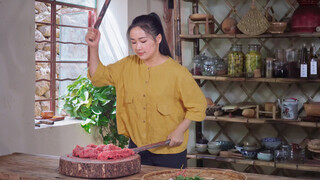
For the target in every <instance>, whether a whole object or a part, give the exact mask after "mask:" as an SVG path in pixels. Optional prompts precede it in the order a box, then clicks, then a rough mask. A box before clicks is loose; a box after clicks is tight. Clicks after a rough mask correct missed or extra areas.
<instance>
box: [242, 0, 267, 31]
mask: <svg viewBox="0 0 320 180" xmlns="http://www.w3.org/2000/svg"><path fill="white" fill-rule="evenodd" d="M269 26H270V24H269V21H268V20H267V18H266V17H265V16H264V15H263V14H261V13H260V11H259V10H258V9H257V8H256V7H255V0H252V5H251V8H250V10H249V11H248V12H247V14H245V15H244V16H243V17H242V18H241V20H240V22H239V23H238V25H237V27H238V29H239V30H240V31H241V32H242V33H243V34H246V35H251V36H255V35H260V34H263V33H265V32H266V31H267V30H268V28H269Z"/></svg>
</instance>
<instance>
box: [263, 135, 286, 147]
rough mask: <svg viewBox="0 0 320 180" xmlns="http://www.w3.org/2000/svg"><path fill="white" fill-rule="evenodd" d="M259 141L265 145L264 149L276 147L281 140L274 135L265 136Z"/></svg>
mask: <svg viewBox="0 0 320 180" xmlns="http://www.w3.org/2000/svg"><path fill="white" fill-rule="evenodd" d="M261 143H262V144H263V145H264V146H265V148H266V149H277V148H278V147H279V146H280V145H281V143H282V141H281V139H280V138H276V137H267V138H263V139H262V140H261Z"/></svg>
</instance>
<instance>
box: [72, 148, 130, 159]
mask: <svg viewBox="0 0 320 180" xmlns="http://www.w3.org/2000/svg"><path fill="white" fill-rule="evenodd" d="M72 155H73V156H75V157H80V158H90V159H99V160H108V159H119V158H125V157H128V156H132V155H134V152H133V151H132V150H131V149H127V148H124V149H121V148H120V147H118V146H115V145H113V144H107V145H105V144H100V145H95V144H89V145H87V146H85V147H81V146H79V145H77V146H76V147H75V148H74V149H73V151H72Z"/></svg>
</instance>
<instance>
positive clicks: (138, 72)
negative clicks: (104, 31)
mask: <svg viewBox="0 0 320 180" xmlns="http://www.w3.org/2000/svg"><path fill="white" fill-rule="evenodd" d="M127 36H128V38H129V40H130V42H131V47H132V49H133V50H134V52H135V55H129V56H127V57H125V58H123V59H121V60H119V61H117V62H116V63H114V64H110V65H108V66H103V65H102V64H101V62H100V59H99V55H98V44H99V40H100V33H99V31H98V30H96V29H93V28H90V29H89V30H88V33H87V35H86V42H87V43H88V45H89V48H90V56H89V61H90V65H89V72H88V77H89V78H90V79H91V81H92V84H93V85H95V86H106V85H113V86H115V88H116V93H117V128H118V133H119V134H123V135H125V136H128V137H129V138H130V142H129V148H133V147H137V146H138V147H140V146H144V145H147V144H152V143H156V142H160V141H164V140H166V139H170V140H171V141H170V144H169V146H164V147H159V148H154V149H151V150H149V151H143V152H141V153H139V154H140V155H141V162H142V164H146V165H155V166H163V167H172V168H181V167H186V166H187V159H186V155H187V150H186V147H187V143H188V135H189V131H188V129H189V126H190V124H191V121H192V120H193V121H202V120H203V119H204V117H205V109H206V99H205V97H204V95H203V93H202V92H201V90H200V88H199V87H198V85H197V84H196V82H195V80H194V79H193V77H192V75H191V74H190V73H189V72H188V70H187V69H186V68H185V67H183V66H181V65H180V64H179V63H177V62H176V61H174V60H173V59H172V58H171V53H170V50H169V47H168V44H167V41H166V38H165V34H164V31H163V27H162V24H161V20H160V18H159V16H158V15H157V14H155V13H151V14H148V15H141V16H138V17H136V18H135V19H134V20H133V22H132V24H131V25H130V27H129V28H128V31H127Z"/></svg>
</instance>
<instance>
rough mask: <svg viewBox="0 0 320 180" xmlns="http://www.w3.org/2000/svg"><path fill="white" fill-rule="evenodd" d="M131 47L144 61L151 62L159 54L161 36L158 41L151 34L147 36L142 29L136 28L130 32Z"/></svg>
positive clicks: (157, 38)
mask: <svg viewBox="0 0 320 180" xmlns="http://www.w3.org/2000/svg"><path fill="white" fill-rule="evenodd" d="M130 41H131V47H132V49H133V50H134V52H135V53H136V54H137V55H138V56H139V57H140V59H142V60H149V59H152V58H153V57H154V55H156V54H157V53H159V44H160V42H161V36H160V35H158V36H157V37H156V40H154V39H153V38H152V36H151V35H150V34H147V33H146V32H145V31H144V30H143V29H141V28H140V27H134V28H132V29H131V31H130Z"/></svg>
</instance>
